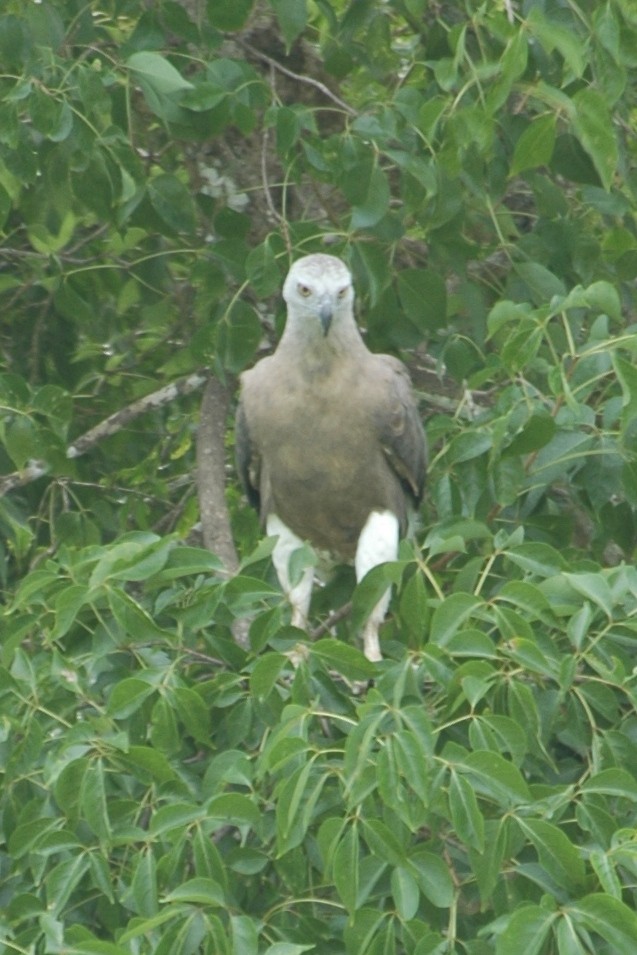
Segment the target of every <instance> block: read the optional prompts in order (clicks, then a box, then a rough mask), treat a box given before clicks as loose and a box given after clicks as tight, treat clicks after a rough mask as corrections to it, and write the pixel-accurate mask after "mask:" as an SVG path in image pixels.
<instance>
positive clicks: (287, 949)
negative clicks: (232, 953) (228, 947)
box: [237, 942, 316, 955]
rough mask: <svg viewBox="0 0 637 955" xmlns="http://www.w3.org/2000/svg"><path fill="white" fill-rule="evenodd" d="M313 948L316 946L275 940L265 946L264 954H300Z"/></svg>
mask: <svg viewBox="0 0 637 955" xmlns="http://www.w3.org/2000/svg"><path fill="white" fill-rule="evenodd" d="M313 948H316V946H315V945H296V944H295V943H293V942H275V943H274V945H270V947H269V948H266V950H265V952H264V955H302V953H303V952H310V951H311V950H312V949H313ZM237 955H239V953H237ZM241 955H243V953H241Z"/></svg>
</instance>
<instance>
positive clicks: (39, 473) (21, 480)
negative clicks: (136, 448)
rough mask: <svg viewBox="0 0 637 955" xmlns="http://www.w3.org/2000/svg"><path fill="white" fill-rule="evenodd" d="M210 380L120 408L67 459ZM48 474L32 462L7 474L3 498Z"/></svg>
mask: <svg viewBox="0 0 637 955" xmlns="http://www.w3.org/2000/svg"><path fill="white" fill-rule="evenodd" d="M207 380H208V377H207V375H206V373H205V371H203V370H202V371H198V372H194V373H193V374H191V375H187V376H186V377H185V378H179V379H177V381H173V382H171V383H170V384H169V385H164V387H163V388H159V389H158V390H157V391H153V392H151V393H150V394H149V395H145V396H144V397H143V398H138V399H137V401H133V403H132V404H130V405H127V406H126V407H125V408H121V409H120V410H119V411H116V412H115V413H114V414H112V415H109V417H108V418H106V419H105V420H104V421H100V423H99V424H96V425H95V427H94V428H90V429H89V430H88V431H85V432H84V434H82V435H80V436H79V438H76V439H75V441H74V442H73V444H71V445H69V447H68V448H67V449H66V456H67V458H79V457H80V455H82V454H85V453H86V452H87V451H89V450H90V449H91V448H93V447H95V445H96V444H99V442H100V441H102V440H103V439H104V438H108V437H110V436H111V435H113V434H116V433H117V432H118V431H121V430H122V428H125V427H126V425H127V424H129V422H131V421H133V420H134V419H135V418H138V417H139V415H142V414H146V412H147V411H153V410H154V409H156V408H161V407H162V406H163V405H167V404H169V403H170V402H171V401H174V400H175V398H177V397H179V396H180V395H188V394H190V393H191V392H193V391H196V390H197V389H198V388H201V387H202V385H204V384H205V383H206V381H207ZM48 470H49V468H48V465H47V463H46V462H45V461H30V462H29V463H28V465H27V466H26V467H24V468H22V469H21V470H20V471H14V472H13V473H12V474H5V475H3V476H2V477H0V497H3V496H4V495H5V494H8V493H9V492H10V491H13V490H15V488H17V487H24V485H25V484H31V483H32V482H33V481H37V479H38V478H40V477H43V475H45V474H46V473H47V471H48Z"/></svg>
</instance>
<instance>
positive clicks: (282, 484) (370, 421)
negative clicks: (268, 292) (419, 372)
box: [236, 254, 426, 659]
mask: <svg viewBox="0 0 637 955" xmlns="http://www.w3.org/2000/svg"><path fill="white" fill-rule="evenodd" d="M283 297H284V299H285V301H286V303H287V306H288V314H287V322H286V326H285V330H284V333H283V336H282V338H281V341H280V343H279V346H278V348H277V349H276V351H275V353H274V354H273V355H271V356H269V357H267V358H264V359H262V360H261V361H260V362H259V363H258V364H257V365H256V366H255V367H254V368H253V369H251V370H250V371H247V372H245V373H244V374H243V375H242V376H241V398H240V403H239V408H238V412H237V423H236V452H237V466H238V470H239V474H240V477H241V480H242V482H243V485H244V487H245V489H246V492H247V494H248V497H249V499H250V501H251V502H252V504H254V505H255V506H256V507H258V508H259V511H260V514H261V518H262V520H263V522H264V524H265V525H266V527H267V528H268V532H269V533H275V532H276V533H278V534H279V542H278V544H277V547H275V552H274V554H273V559H274V563H275V566H276V568H277V572H278V574H279V578H280V579H281V583H282V586H283V588H284V590H286V592H287V593H288V596H289V597H290V600H291V602H292V606H293V622H294V623H296V624H297V625H301V626H304V625H305V623H306V618H307V610H308V608H309V598H310V593H311V570H308V573H307V574H306V575H305V578H304V580H303V581H302V585H297V587H296V588H295V587H292V586H290V581H289V578H288V576H287V560H288V558H289V554H290V553H291V551H292V550H293V549H295V546H300V544H301V542H302V541H305V540H307V541H309V542H310V543H311V544H313V545H314V546H315V547H317V548H319V549H325V550H328V551H330V552H331V553H333V554H334V555H337V556H339V557H342V558H346V559H347V558H355V563H356V572H357V577H358V579H361V577H363V576H364V574H365V573H366V572H367V571H368V570H369V569H370V568H371V567H373V566H375V565H376V564H378V563H381V562H383V561H385V560H391V559H395V556H396V550H397V544H398V533H399V531H400V532H401V533H404V531H405V529H406V525H407V517H408V512H409V510H410V508H412V507H413V506H414V505H415V504H417V503H418V501H419V500H420V497H421V495H422V490H423V485H424V479H425V466H426V450H425V439H424V434H423V430H422V425H421V423H420V419H419V416H418V412H417V408H416V404H415V400H414V397H413V394H412V391H411V385H410V381H409V376H408V373H407V370H406V368H405V367H404V365H403V364H402V363H401V362H400V361H398V359H396V358H393V357H391V356H390V355H377V354H373V353H372V352H370V351H369V350H368V349H367V347H366V345H365V343H364V342H363V339H362V338H361V335H360V333H359V331H358V327H357V325H356V322H355V320H354V314H353V300H354V292H353V289H352V284H351V275H350V273H349V270H348V269H347V268H346V266H345V265H344V264H343V263H342V262H341V261H340V260H339V259H337V258H334V256H331V255H322V254H319V255H309V256H305V257H304V258H302V259H299V260H298V261H297V262H295V263H294V265H293V266H292V268H291V269H290V272H289V274H288V277H287V279H286V281H285V284H284V287H283ZM277 548H278V551H277ZM388 599H389V598H388V595H387V599H385V598H384V599H383V601H381V604H382V607H381V606H380V604H379V607H377V608H375V611H374V613H373V614H372V616H371V617H370V623H371V631H373V632H372V635H371V636H369V635H368V634H367V630H368V629H370V628H369V625H368V627H366V633H365V634H364V637H365V644H366V653H367V654H368V656H370V655H372V657H373V658H374V659H378V658H379V656H380V651H379V650H378V648H377V646H376V647H374V646H372V644H373V643H374V640H375V642H376V645H377V643H378V639H377V631H378V626H379V624H380V622H381V621H382V617H383V616H384V613H385V611H386V607H387V603H388ZM377 611H378V612H377ZM372 618H373V619H372Z"/></svg>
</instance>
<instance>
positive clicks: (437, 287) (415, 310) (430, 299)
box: [396, 269, 447, 334]
mask: <svg viewBox="0 0 637 955" xmlns="http://www.w3.org/2000/svg"><path fill="white" fill-rule="evenodd" d="M396 282H397V287H398V297H399V298H400V304H401V305H402V307H403V308H404V310H405V313H406V315H407V316H408V318H409V320H410V321H411V322H413V324H414V325H415V326H416V328H417V329H418V330H419V331H420V332H421V333H423V334H424V333H425V332H428V331H431V332H437V331H439V330H440V329H442V328H446V326H447V289H446V286H445V283H444V279H443V278H442V276H441V275H440V273H439V272H434V271H433V269H403V270H402V271H400V272H399V273H398V276H397V279H396Z"/></svg>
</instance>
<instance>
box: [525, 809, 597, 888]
mask: <svg viewBox="0 0 637 955" xmlns="http://www.w3.org/2000/svg"><path fill="white" fill-rule="evenodd" d="M518 825H519V826H520V828H521V829H522V831H523V832H524V833H525V834H526V835H527V836H528V837H529V839H530V840H531V842H532V843H533V845H534V846H535V849H536V851H537V854H538V858H539V860H540V863H541V865H542V866H543V867H544V869H545V870H546V872H548V874H549V875H550V876H551V877H552V878H553V879H555V881H556V883H557V884H558V885H559V886H563V887H564V888H566V889H568V890H569V891H577V889H578V888H581V886H582V885H583V884H584V880H585V877H586V871H585V868H584V862H583V859H582V854H581V852H580V851H579V850H578V849H577V848H576V847H575V846H574V845H573V843H572V842H571V841H570V839H569V838H568V836H567V835H566V834H565V833H564V832H563V831H562V830H561V829H559V828H558V827H557V826H555V825H553V823H551V822H545V821H544V820H543V819H522V818H520V817H518Z"/></svg>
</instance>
